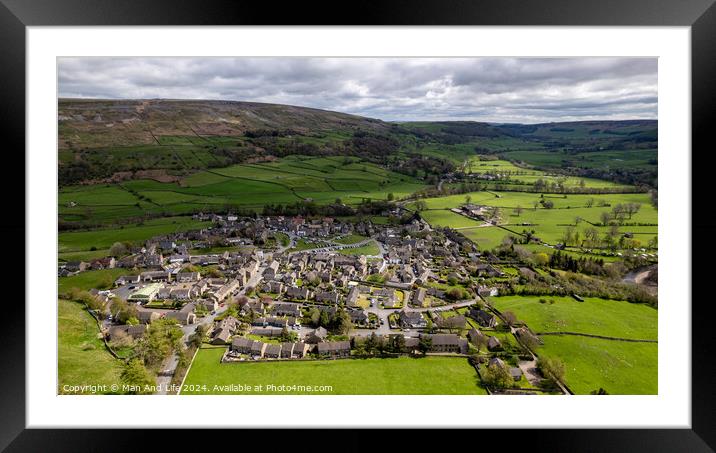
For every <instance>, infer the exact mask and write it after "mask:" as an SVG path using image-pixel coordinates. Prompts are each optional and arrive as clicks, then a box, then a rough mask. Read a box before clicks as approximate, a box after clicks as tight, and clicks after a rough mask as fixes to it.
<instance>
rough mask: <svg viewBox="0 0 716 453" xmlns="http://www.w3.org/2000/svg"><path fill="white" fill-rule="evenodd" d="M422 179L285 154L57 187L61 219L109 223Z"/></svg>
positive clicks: (382, 191) (405, 186) (413, 186)
mask: <svg viewBox="0 0 716 453" xmlns="http://www.w3.org/2000/svg"><path fill="white" fill-rule="evenodd" d="M423 187H424V184H422V183H421V182H419V181H418V180H416V179H415V178H412V177H410V176H406V175H403V174H399V173H395V172H392V171H389V170H386V169H385V168H383V167H381V166H379V165H376V164H372V163H369V162H363V161H361V160H359V159H357V158H352V157H307V156H298V155H294V156H289V157H285V158H282V159H280V160H277V161H273V162H263V163H255V164H241V165H233V166H229V167H224V168H216V169H210V170H203V171H199V172H196V173H194V174H192V175H190V176H187V177H184V178H182V179H181V180H180V181H178V182H164V183H163V182H158V181H155V180H148V179H145V180H131V181H126V182H123V183H121V184H113V185H104V186H70V187H65V188H62V189H61V190H60V196H59V212H60V218H61V219H63V220H67V221H90V220H91V221H93V222H112V221H114V220H117V219H121V218H126V217H139V216H142V215H145V214H148V213H149V214H161V215H178V214H187V213H191V212H194V211H198V210H202V209H204V210H208V209H222V208H224V207H226V206H232V207H239V208H245V209H253V210H260V209H261V208H262V207H263V206H264V205H265V204H291V203H296V202H299V201H302V200H311V201H315V202H317V203H333V202H334V201H335V200H336V199H337V198H340V199H341V201H342V202H343V203H346V204H348V205H356V204H358V203H360V202H361V200H362V199H364V198H371V199H385V198H386V197H387V195H388V194H389V193H392V194H393V195H394V196H395V197H396V198H400V197H404V196H406V195H410V194H411V193H413V192H415V191H417V190H419V189H422V188H423Z"/></svg>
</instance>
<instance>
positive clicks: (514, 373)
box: [510, 367, 522, 381]
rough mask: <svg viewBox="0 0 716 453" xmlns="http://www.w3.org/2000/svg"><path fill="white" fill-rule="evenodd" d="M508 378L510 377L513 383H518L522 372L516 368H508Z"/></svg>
mask: <svg viewBox="0 0 716 453" xmlns="http://www.w3.org/2000/svg"><path fill="white" fill-rule="evenodd" d="M510 376H512V379H514V380H515V381H519V380H520V379H522V370H521V369H519V368H518V367H510Z"/></svg>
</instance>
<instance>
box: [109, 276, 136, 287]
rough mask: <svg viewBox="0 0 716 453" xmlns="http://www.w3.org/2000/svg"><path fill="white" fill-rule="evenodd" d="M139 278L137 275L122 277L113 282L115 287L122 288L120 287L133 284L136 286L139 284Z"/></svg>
mask: <svg viewBox="0 0 716 453" xmlns="http://www.w3.org/2000/svg"><path fill="white" fill-rule="evenodd" d="M139 281H140V277H139V275H122V276H121V277H119V278H118V279H117V280H115V281H114V285H115V286H122V285H128V284H133V285H136V284H137V283H139Z"/></svg>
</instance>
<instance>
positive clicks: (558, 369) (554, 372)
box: [537, 357, 564, 381]
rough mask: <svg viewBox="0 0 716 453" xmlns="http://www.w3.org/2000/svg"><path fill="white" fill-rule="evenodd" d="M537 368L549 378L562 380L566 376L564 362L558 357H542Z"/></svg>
mask: <svg viewBox="0 0 716 453" xmlns="http://www.w3.org/2000/svg"><path fill="white" fill-rule="evenodd" d="M537 368H539V370H540V371H541V372H542V374H543V375H544V377H546V378H547V379H552V380H554V381H561V380H562V379H563V378H564V363H562V361H561V360H559V359H557V358H550V357H542V358H540V359H539V360H538V361H537Z"/></svg>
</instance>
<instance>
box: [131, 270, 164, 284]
mask: <svg viewBox="0 0 716 453" xmlns="http://www.w3.org/2000/svg"><path fill="white" fill-rule="evenodd" d="M139 277H140V278H141V280H142V281H143V282H155V281H169V279H170V278H171V274H169V272H167V271H147V272H142V273H141V274H139Z"/></svg>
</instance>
